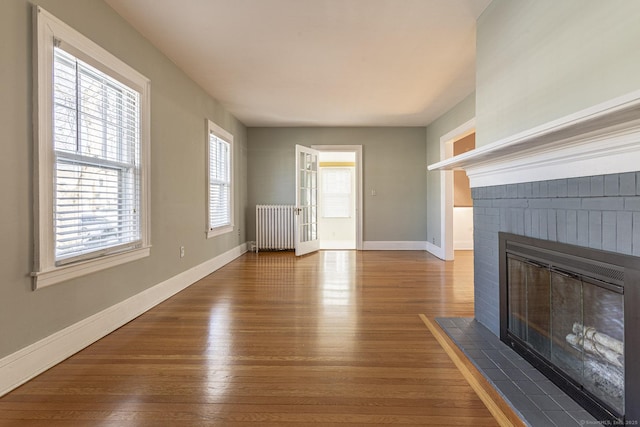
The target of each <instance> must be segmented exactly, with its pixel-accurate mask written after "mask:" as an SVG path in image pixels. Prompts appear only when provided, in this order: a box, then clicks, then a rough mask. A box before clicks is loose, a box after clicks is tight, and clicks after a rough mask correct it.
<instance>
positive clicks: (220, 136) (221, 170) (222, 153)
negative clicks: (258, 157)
mask: <svg viewBox="0 0 640 427" xmlns="http://www.w3.org/2000/svg"><path fill="white" fill-rule="evenodd" d="M208 129H209V131H208V136H207V146H208V153H209V156H208V166H209V171H208V172H209V173H208V178H209V179H208V188H209V192H208V195H209V197H208V199H209V200H208V203H207V206H208V228H207V236H208V237H213V236H216V235H219V234H223V233H228V232H230V231H232V230H233V186H232V177H233V135H231V134H230V133H229V132H227V131H225V130H224V129H222V128H221V127H220V126H218V125H216V124H215V123H213V122H212V121H210V120H209V121H208Z"/></svg>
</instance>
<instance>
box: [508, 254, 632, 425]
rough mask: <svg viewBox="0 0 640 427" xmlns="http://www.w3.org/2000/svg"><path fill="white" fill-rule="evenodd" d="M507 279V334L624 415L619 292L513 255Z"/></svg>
mask: <svg viewBox="0 0 640 427" xmlns="http://www.w3.org/2000/svg"><path fill="white" fill-rule="evenodd" d="M507 276H508V279H507V288H508V321H507V322H508V326H507V328H508V333H509V334H510V335H511V336H512V337H515V339H517V340H518V341H520V342H521V343H522V345H524V346H526V347H527V348H528V349H529V350H531V351H532V352H534V353H535V354H536V355H538V357H540V358H542V359H543V360H544V361H546V362H547V363H548V364H549V366H550V367H551V368H552V370H553V371H555V372H558V373H559V375H561V376H563V377H565V378H568V379H569V380H570V381H571V382H573V383H574V384H575V386H576V387H577V388H579V389H582V390H584V391H585V392H586V393H587V394H590V395H591V396H593V397H595V398H596V399H597V400H599V401H601V402H602V403H604V404H605V406H608V407H609V408H610V409H611V410H612V412H613V413H617V414H624V413H625V397H624V323H623V321H624V312H623V310H624V308H623V307H624V300H623V293H622V292H623V288H622V287H619V286H617V285H613V284H610V283H606V282H602V281H600V280H597V279H593V278H590V277H585V276H584V275H580V274H574V273H572V272H567V271H564V270H562V269H558V268H555V267H554V266H552V265H550V264H545V263H541V262H539V261H537V260H530V259H525V258H522V257H519V256H517V255H512V254H508V255H507Z"/></svg>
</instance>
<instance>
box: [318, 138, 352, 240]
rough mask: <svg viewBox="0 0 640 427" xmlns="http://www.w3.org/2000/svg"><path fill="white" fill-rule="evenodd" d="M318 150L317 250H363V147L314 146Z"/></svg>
mask: <svg viewBox="0 0 640 427" xmlns="http://www.w3.org/2000/svg"><path fill="white" fill-rule="evenodd" d="M312 148H313V149H315V150H318V151H319V168H318V171H319V174H318V175H319V182H318V184H319V186H318V190H319V191H318V197H319V201H320V203H319V212H318V235H319V239H320V249H357V250H360V249H362V146H361V145H314V146H312Z"/></svg>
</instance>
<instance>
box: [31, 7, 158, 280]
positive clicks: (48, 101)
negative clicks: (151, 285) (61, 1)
mask: <svg viewBox="0 0 640 427" xmlns="http://www.w3.org/2000/svg"><path fill="white" fill-rule="evenodd" d="M36 13H37V36H36V49H37V76H36V87H37V91H38V97H37V105H38V121H37V126H36V135H37V138H36V140H37V146H36V153H37V159H38V180H37V182H36V204H37V207H38V209H37V215H38V218H37V224H38V233H37V239H38V244H37V250H38V257H37V259H38V261H37V265H36V273H35V276H36V281H35V283H36V287H42V286H46V285H49V284H53V283H57V282H60V281H62V280H66V279H68V278H72V277H77V276H79V275H82V274H86V273H88V272H92V271H96V270H99V269H103V268H107V267H110V266H112V265H117V264H120V263H123V262H128V261H132V260H134V259H138V258H140V257H142V256H147V255H148V253H149V250H148V206H147V205H148V195H147V192H148V191H147V188H146V186H147V182H148V165H147V158H148V146H149V142H148V96H149V82H148V80H147V79H146V78H145V77H143V76H141V75H140V74H138V73H137V72H136V71H134V70H133V69H131V68H130V67H128V66H127V65H126V64H124V63H122V62H121V61H120V60H118V59H117V58H115V57H113V56H112V55H111V54H109V53H108V52H106V51H104V50H103V49H102V48H100V47H99V46H97V45H95V44H94V43H93V42H91V41H90V40H88V39H86V38H85V37H84V36H82V35H80V34H79V33H77V32H75V31H74V30H73V29H71V28H69V27H68V26H66V25H65V24H64V23H62V22H60V21H59V20H57V19H56V18H54V17H53V16H51V15H49V14H48V13H47V12H45V11H44V10H42V9H41V8H36Z"/></svg>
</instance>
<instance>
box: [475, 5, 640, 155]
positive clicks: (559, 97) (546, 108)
mask: <svg viewBox="0 0 640 427" xmlns="http://www.w3.org/2000/svg"><path fill="white" fill-rule="evenodd" d="M476 39H477V55H476V96H477V104H476V108H477V135H476V137H477V138H476V144H477V146H478V147H480V146H483V145H485V144H488V143H491V142H494V141H497V140H499V139H501V138H505V137H508V136H510V135H512V134H515V133H517V132H520V131H523V130H526V129H530V128H532V127H534V126H537V125H540V124H543V123H546V122H549V121H551V120H554V119H557V118H559V117H563V116H566V115H568V114H571V113H574V112H576V111H579V110H582V109H584V108H588V107H591V106H593V105H595V104H598V103H601V102H604V101H606V100H608V99H611V98H614V97H617V96H620V95H624V94H625V93H628V92H631V91H635V90H638V89H639V88H640V85H639V82H640V80H639V77H638V76H640V1H637V0H609V1H600V0H562V1H557V0H520V1H513V0H493V2H492V3H491V4H490V5H489V7H488V8H487V9H486V10H485V12H484V13H483V14H482V15H481V16H480V18H479V19H478V25H477V38H476Z"/></svg>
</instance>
